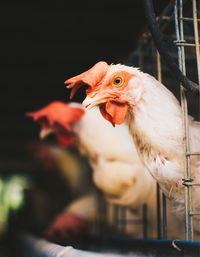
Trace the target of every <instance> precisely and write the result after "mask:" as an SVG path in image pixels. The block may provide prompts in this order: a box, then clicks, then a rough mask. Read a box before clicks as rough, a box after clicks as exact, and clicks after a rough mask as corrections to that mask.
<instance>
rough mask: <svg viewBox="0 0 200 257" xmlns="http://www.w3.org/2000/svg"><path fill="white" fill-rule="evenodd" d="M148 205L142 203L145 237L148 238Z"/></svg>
mask: <svg viewBox="0 0 200 257" xmlns="http://www.w3.org/2000/svg"><path fill="white" fill-rule="evenodd" d="M147 215H148V212H147V205H146V204H143V205H142V224H143V238H147V235H148V220H147Z"/></svg>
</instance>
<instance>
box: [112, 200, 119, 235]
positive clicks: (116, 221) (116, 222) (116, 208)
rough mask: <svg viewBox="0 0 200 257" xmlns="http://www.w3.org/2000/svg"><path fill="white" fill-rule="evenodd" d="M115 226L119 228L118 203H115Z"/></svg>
mask: <svg viewBox="0 0 200 257" xmlns="http://www.w3.org/2000/svg"><path fill="white" fill-rule="evenodd" d="M113 226H114V228H116V229H117V230H118V229H119V207H118V206H117V205H113Z"/></svg>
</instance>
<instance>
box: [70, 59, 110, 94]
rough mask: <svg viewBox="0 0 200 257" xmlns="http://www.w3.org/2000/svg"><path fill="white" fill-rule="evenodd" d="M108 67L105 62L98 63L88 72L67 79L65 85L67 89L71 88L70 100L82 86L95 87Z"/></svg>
mask: <svg viewBox="0 0 200 257" xmlns="http://www.w3.org/2000/svg"><path fill="white" fill-rule="evenodd" d="M108 67H109V65H108V64H107V63H106V62H103V61H101V62H98V63H96V64H95V65H94V66H93V67H92V68H90V69H89V70H87V71H85V72H83V73H81V74H80V75H77V76H75V77H72V78H70V79H67V80H66V81H65V84H68V86H67V88H72V91H71V94H70V98H72V97H74V95H75V93H76V91H77V90H78V89H79V88H80V87H81V86H82V85H83V84H87V85H89V86H90V87H94V86H95V85H97V84H98V83H99V82H100V81H101V80H102V78H103V77H104V76H105V74H106V72H107V70H108Z"/></svg>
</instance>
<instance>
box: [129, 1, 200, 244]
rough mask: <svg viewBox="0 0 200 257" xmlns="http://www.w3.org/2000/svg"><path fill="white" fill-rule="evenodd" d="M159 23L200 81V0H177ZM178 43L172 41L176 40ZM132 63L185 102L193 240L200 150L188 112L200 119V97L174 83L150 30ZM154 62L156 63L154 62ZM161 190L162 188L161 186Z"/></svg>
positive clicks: (162, 222)
mask: <svg viewBox="0 0 200 257" xmlns="http://www.w3.org/2000/svg"><path fill="white" fill-rule="evenodd" d="M157 21H158V23H159V27H160V29H161V31H162V32H163V33H164V35H165V41H166V43H167V45H168V50H169V52H170V55H171V56H172V57H173V59H174V60H175V61H176V62H177V63H178V65H179V68H180V70H181V71H182V73H183V74H185V75H186V76H187V77H189V79H191V80H193V81H195V82H197V83H198V84H200V43H199V40H200V34H199V30H200V1H198V0H173V1H171V2H170V3H169V4H168V6H167V7H166V8H165V10H164V11H163V12H162V13H161V15H160V16H159V17H157ZM172 40H173V42H174V44H172V42H171V41H172ZM150 42H151V43H150ZM129 63H130V64H132V65H133V64H134V65H135V66H137V65H138V66H139V67H140V68H141V69H142V70H144V71H145V72H148V73H150V74H152V75H154V76H155V77H157V79H158V80H159V81H161V82H163V83H164V84H165V85H167V87H168V88H169V89H170V90H171V91H172V92H173V93H174V94H175V95H176V97H177V98H178V99H179V100H180V102H181V107H182V113H183V121H184V128H183V141H184V147H185V165H184V166H185V171H184V177H183V186H184V188H185V189H184V191H185V193H184V194H185V239H186V240H193V239H194V235H193V216H194V215H199V214H200V213H199V212H198V211H194V210H195V206H192V188H193V187H195V186H197V187H198V186H199V185H200V183H199V182H198V181H195V182H194V181H193V178H192V177H191V172H190V159H191V156H197V155H200V152H191V151H190V142H189V136H188V135H189V125H188V113H189V114H190V115H192V116H193V117H195V119H197V120H200V98H199V97H198V96H195V95H192V94H191V93H188V92H186V90H185V89H184V88H183V86H182V85H181V84H180V91H179V90H178V87H175V86H174V85H176V84H177V82H176V81H175V80H174V78H173V76H172V74H170V73H169V71H168V68H167V67H166V65H165V64H164V63H162V58H160V56H159V54H158V52H157V50H156V48H155V46H154V42H153V40H152V38H151V36H150V34H148V33H144V34H143V36H142V37H141V39H140V43H139V47H138V49H137V50H136V51H134V52H133V53H132V55H131V56H130V59H129ZM152 63H153V65H152ZM158 191H159V189H158ZM166 201H167V199H166V198H165V196H164V195H162V197H161V196H160V193H159V192H158V193H157V206H158V211H157V216H158V217H157V221H158V238H159V239H160V238H163V239H166V238H167V227H168V224H167V209H166Z"/></svg>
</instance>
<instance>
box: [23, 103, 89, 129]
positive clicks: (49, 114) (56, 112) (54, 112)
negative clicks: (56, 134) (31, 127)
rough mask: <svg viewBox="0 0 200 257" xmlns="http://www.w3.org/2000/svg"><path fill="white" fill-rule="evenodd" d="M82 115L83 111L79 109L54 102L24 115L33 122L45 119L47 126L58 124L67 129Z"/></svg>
mask: <svg viewBox="0 0 200 257" xmlns="http://www.w3.org/2000/svg"><path fill="white" fill-rule="evenodd" d="M84 113H85V111H84V109H83V108H81V107H78V106H77V107H75V106H73V105H71V104H66V103H63V102H61V101H54V102H52V103H50V104H48V105H47V106H45V107H44V108H42V109H40V110H38V111H36V112H29V113H26V115H27V116H29V117H32V118H33V119H34V120H35V121H38V120H40V119H42V118H46V119H47V121H48V122H49V125H53V124H54V123H58V124H59V125H61V126H63V127H64V128H65V129H68V127H69V124H70V123H73V122H75V121H78V120H79V119H80V118H81V117H82V115H83V114H84Z"/></svg>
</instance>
